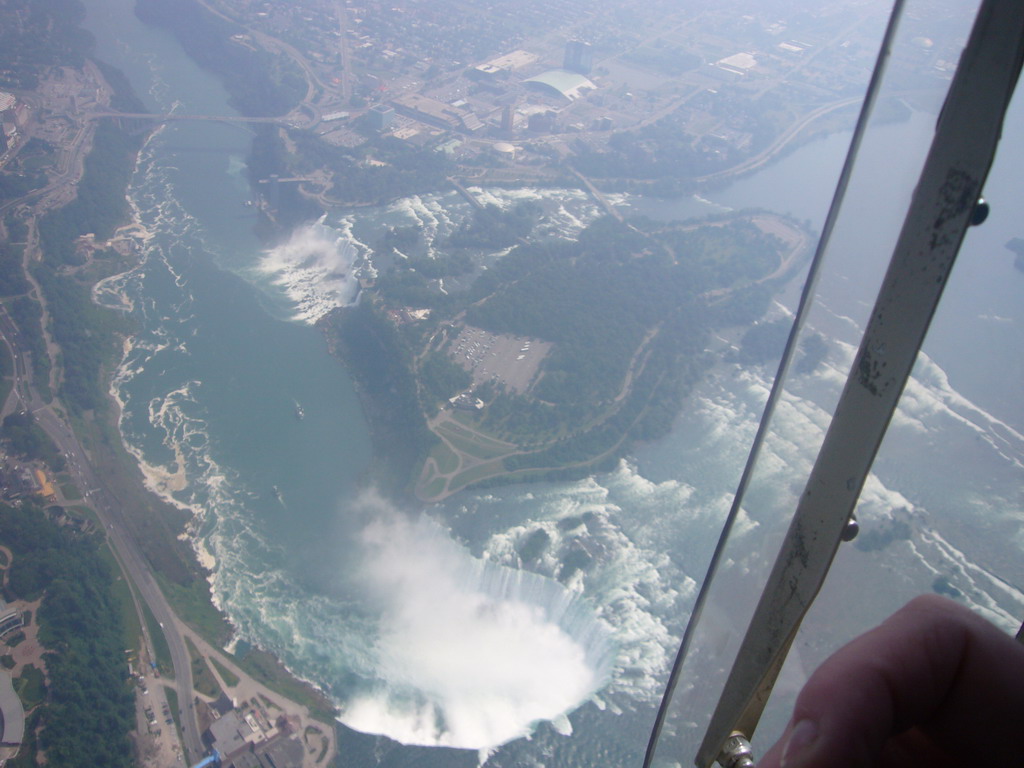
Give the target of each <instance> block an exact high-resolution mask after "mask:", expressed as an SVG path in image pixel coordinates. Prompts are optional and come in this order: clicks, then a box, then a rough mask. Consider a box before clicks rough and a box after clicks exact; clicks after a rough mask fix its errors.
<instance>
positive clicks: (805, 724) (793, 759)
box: [780, 720, 818, 768]
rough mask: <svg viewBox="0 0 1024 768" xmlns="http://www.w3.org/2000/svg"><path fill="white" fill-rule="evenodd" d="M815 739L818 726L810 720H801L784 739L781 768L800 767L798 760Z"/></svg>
mask: <svg viewBox="0 0 1024 768" xmlns="http://www.w3.org/2000/svg"><path fill="white" fill-rule="evenodd" d="M817 738H818V726H817V724H816V723H814V722H813V721H812V720H801V721H800V722H799V723H797V724H796V725H794V726H793V730H792V731H790V732H789V738H788V739H786V746H785V747H783V748H782V760H781V763H780V764H781V766H782V768H796V766H798V765H800V764H801V762H800V758H801V757H802V756H803V755H804V754H806V752H807V750H808V747H810V746H811V745H812V744H814V740H815V739H817Z"/></svg>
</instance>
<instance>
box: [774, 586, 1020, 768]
mask: <svg viewBox="0 0 1024 768" xmlns="http://www.w3.org/2000/svg"><path fill="white" fill-rule="evenodd" d="M1022 716H1024V646H1021V645H1020V644H1018V643H1016V642H1015V641H1014V640H1013V639H1012V638H1010V637H1009V636H1007V635H1005V634H1003V633H1002V632H1000V631H999V630H997V629H996V628H995V627H993V626H992V625H991V624H989V623H988V622H986V621H984V620H983V619H981V618H980V617H978V616H976V615H975V614H973V613H972V612H971V611H969V610H967V609H966V608H963V607H961V606H959V605H957V604H955V603H952V602H951V601H948V600H945V599H943V598H938V597H935V596H926V597H922V598H917V599H916V600H914V601H912V602H911V603H910V604H908V605H907V606H905V607H904V608H902V609H901V610H900V611H898V612H897V613H896V614H894V615H893V616H892V617H891V618H890V619H889V620H888V621H886V622H885V623H884V624H882V625H881V626H880V627H878V628H876V629H874V630H872V631H870V632H868V633H867V634H865V635H862V636H861V637H859V638H857V639H856V640H854V641H853V642H851V643H850V644H849V645H847V646H845V647H844V648H842V649H841V650H840V651H838V652H837V653H836V654H834V655H833V656H832V657H831V658H829V659H828V660H827V661H826V662H825V663H824V664H822V666H821V667H820V668H819V669H818V670H817V671H816V672H815V673H814V674H813V675H812V676H811V678H810V679H809V680H808V681H807V684H806V685H805V686H804V689H803V690H802V691H801V693H800V695H799V696H798V697H797V701H796V705H795V707H794V711H793V718H792V720H791V722H790V725H789V726H788V727H787V728H786V732H785V734H784V735H783V739H782V740H781V743H782V744H783V745H784V746H782V747H781V749H780V748H776V749H773V750H772V751H770V752H769V753H768V754H767V755H766V756H765V759H764V760H763V761H762V763H761V765H762V766H763V768H776V766H779V765H781V766H784V768H825V766H828V768H867V766H875V765H876V764H877V763H876V760H877V758H878V756H879V755H880V754H882V752H883V747H885V745H886V743H887V742H888V741H889V740H890V738H891V737H894V736H897V735H898V734H901V733H903V732H904V731H906V730H907V729H909V728H911V727H912V726H917V727H918V728H919V729H920V731H921V733H922V734H923V735H924V737H926V738H927V739H928V740H930V741H931V742H932V743H934V744H935V745H936V746H937V747H938V748H939V749H940V750H942V751H944V752H946V753H948V754H949V755H951V756H953V757H957V756H959V757H960V758H961V759H963V760H967V759H976V758H978V756H979V755H982V754H984V755H985V759H986V762H987V763H990V764H998V761H999V760H1000V759H1005V760H1006V761H1007V762H1006V764H1007V765H1011V764H1015V761H1016V760H1018V759H1019V753H1018V750H1017V748H1015V747H1014V746H1013V744H1014V742H1015V740H1014V739H1012V738H1011V737H1010V736H1009V734H1014V733H1016V730H1017V728H1018V727H1019V724H1020V722H1021V718H1022ZM1000 734H1002V735H1001V736H1000ZM903 748H906V747H905V746H904V747H903ZM888 751H890V752H891V751H892V747H890V748H889V750H888Z"/></svg>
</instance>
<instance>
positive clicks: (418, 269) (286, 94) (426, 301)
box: [138, 0, 809, 500]
mask: <svg viewBox="0 0 1024 768" xmlns="http://www.w3.org/2000/svg"><path fill="white" fill-rule="evenodd" d="M172 8H173V9H177V10H175V11H174V12H172ZM138 12H139V15H140V17H141V18H143V19H145V20H146V21H147V22H150V23H155V24H159V25H161V26H164V27H166V28H167V29H168V30H169V31H170V32H171V33H172V34H174V35H175V36H176V37H177V38H178V39H179V40H180V41H181V42H182V45H183V46H184V47H185V49H186V50H187V51H188V52H189V53H190V55H192V56H193V58H195V60H196V61H197V62H198V63H199V64H200V65H201V66H203V67H205V68H207V69H209V70H211V71H213V72H215V73H217V74H218V75H220V76H221V78H222V79H223V81H224V83H225V85H226V87H227V88H228V91H229V93H230V94H231V96H232V101H233V103H234V104H235V106H236V107H237V108H238V109H239V110H240V111H241V112H242V113H243V114H245V115H251V116H266V115H270V114H275V113H276V114H278V115H284V114H286V113H287V114H289V115H291V116H293V117H294V119H295V120H298V119H299V117H298V116H299V115H300V113H301V112H302V109H301V108H300V101H301V99H302V94H301V88H300V87H299V81H298V79H297V75H295V73H292V74H289V73H288V70H287V67H288V62H287V61H285V62H282V61H281V60H280V59H281V57H278V58H277V59H267V57H266V56H265V53H264V52H261V51H260V50H258V49H254V48H253V47H252V46H246V45H238V44H237V41H238V40H239V39H249V38H250V37H251V36H252V35H253V34H254V33H252V32H251V31H250V30H247V29H246V28H245V27H243V26H242V25H240V24H237V23H234V22H231V21H229V20H227V19H226V18H224V17H220V16H215V15H214V14H213V13H211V12H210V11H209V10H208V9H206V8H203V7H202V6H201V5H199V4H197V3H195V2H194V0H174V2H172V3H170V4H162V3H156V2H154V0H142V1H141V2H140V3H139V5H138ZM197 27H198V28H199V29H200V31H201V34H199V36H198V37H195V36H194V30H195V29H196V28H197ZM200 38H201V39H202V40H203V41H205V42H204V43H203V44H202V45H200V43H198V42H197V40H198V39H200ZM309 87H310V89H312V90H316V88H317V86H316V85H315V84H314V83H313V81H312V80H310V81H309ZM256 93H266V94H268V95H269V96H268V98H267V99H256V98H254V94H256ZM357 125H358V126H359V128H360V130H361V131H362V132H363V133H364V138H365V140H364V141H362V143H360V144H359V146H357V147H346V146H334V145H331V144H329V143H328V142H326V141H324V140H323V139H322V138H320V137H319V136H318V135H315V134H314V133H312V132H308V131H302V130H289V129H286V128H280V127H271V126H261V127H260V128H259V130H258V132H257V136H256V139H255V141H254V143H253V150H252V154H251V156H250V158H249V162H248V166H249V167H248V172H249V176H250V180H251V181H252V182H253V186H254V191H256V192H257V194H259V193H260V191H261V190H266V186H265V182H266V180H267V179H269V178H272V177H273V176H274V175H275V174H277V175H278V176H280V177H282V178H283V177H285V176H288V177H298V178H306V179H311V178H318V179H328V180H330V181H329V183H326V184H325V185H324V186H323V187H322V189H323V191H322V192H321V193H320V194H319V195H313V194H311V193H310V191H309V190H308V189H307V190H306V191H305V192H303V189H302V187H301V185H297V184H289V185H286V184H278V185H275V190H274V194H273V197H274V199H273V201H272V202H271V201H269V200H268V201H267V205H266V206H265V207H263V208H262V210H263V212H264V213H265V214H266V219H265V222H264V223H265V225H266V229H265V231H264V235H265V237H267V238H268V240H270V241H273V240H274V239H275V238H277V237H280V236H282V235H281V233H284V232H287V231H288V230H289V228H290V227H292V226H294V225H295V224H296V223H298V222H301V221H303V220H308V219H309V218H312V217H314V216H318V215H320V213H321V212H322V211H323V210H325V209H326V208H328V207H330V206H331V205H338V204H343V203H349V204H367V203H371V204H372V203H381V202H384V201H387V200H391V199H394V198H396V197H400V196H405V195H410V194H416V193H424V192H432V191H437V190H440V189H444V188H447V187H449V186H450V184H451V181H450V175H451V174H453V173H455V172H456V170H457V166H456V164H455V163H453V162H452V160H451V159H449V157H448V156H447V155H446V154H444V153H442V152H439V151H435V147H434V145H433V144H431V145H427V146H424V147H421V148H418V149H417V148H416V147H415V146H413V145H411V144H409V143H408V142H404V141H401V140H399V139H398V138H395V137H393V136H389V135H384V134H381V133H379V132H378V131H375V130H373V129H372V128H371V127H370V125H369V124H368V123H367V122H366V121H365V120H364V121H361V122H357ZM673 130H674V129H673V128H672V123H671V120H669V121H667V122H666V121H661V122H659V123H657V124H656V125H655V126H652V127H651V128H649V129H644V130H642V131H640V132H637V133H635V134H634V133H630V134H628V135H627V134H623V135H622V137H621V138H620V139H617V140H615V141H613V142H612V145H611V149H610V150H609V151H611V152H617V153H619V154H618V155H617V159H615V160H614V163H616V164H617V165H616V166H615V168H612V167H611V166H608V167H605V166H606V165H607V163H608V162H610V161H609V160H608V159H607V158H608V157H610V155H607V154H606V155H603V156H602V158H603V159H598V158H597V157H596V156H594V155H593V154H592V153H588V152H581V153H579V154H578V155H577V156H576V157H575V158H574V159H573V160H572V161H571V163H570V164H566V165H564V166H562V170H561V175H560V176H559V178H561V179H562V180H563V182H564V183H566V184H572V183H578V181H577V177H578V174H579V170H580V169H582V170H584V171H585V172H587V173H590V174H594V175H596V176H609V175H610V176H615V175H619V174H620V173H621V172H624V171H622V169H624V168H627V167H628V168H629V169H630V174H631V176H633V177H634V178H641V179H643V180H647V181H650V180H656V179H657V178H660V177H662V176H663V175H664V169H667V168H675V169H677V170H676V171H674V172H673V173H678V172H679V171H678V169H681V168H687V169H688V170H687V173H688V174H690V176H692V175H693V174H694V173H697V172H704V171H706V170H711V169H712V168H713V167H716V166H714V165H708V164H707V163H705V162H703V161H702V163H696V161H695V160H694V159H693V158H690V160H686V162H683V160H681V159H680V158H675V157H673V158H672V161H671V162H668V161H667V158H668V156H667V155H666V154H665V153H669V154H671V151H674V150H672V147H674V146H675V145H674V144H672V142H670V141H668V140H667V138H666V137H668V136H669V135H673ZM766 131H767V129H766ZM767 137H768V133H765V142H767ZM759 146H760V145H759ZM652 148H655V149H657V152H656V153H655V154H654V155H652V154H651V153H650V150H651V149H652ZM638 152H639V153H640V155H643V157H642V158H641V157H640V155H637V153H638ZM641 159H642V160H643V162H640V160H641ZM684 159H685V158H684ZM478 162H479V160H478ZM601 164H604V165H601ZM599 166H600V167H599ZM573 167H575V169H576V170H573ZM645 169H646V170H645ZM652 169H655V170H652ZM658 169H660V170H658ZM648 170H650V172H648ZM462 172H465V168H462ZM574 174H575V175H574ZM579 178H582V177H579ZM261 180H262V181H261ZM548 183H551V179H549V180H548ZM260 184H264V186H262V187H259V186H258V185H260ZM669 186H671V187H672V189H671V190H670V189H669V188H668V187H666V188H664V189H661V188H659V187H658V186H657V185H654V186H648V187H647V188H645V190H644V191H646V192H654V193H665V192H678V191H679V188H678V185H676V184H675V182H673V183H672V184H670V185H669ZM542 214H543V211H542V210H541V209H540V207H539V206H536V205H533V204H520V205H517V206H513V207H512V208H509V209H505V210H502V209H499V208H498V207H496V206H494V205H477V206H476V208H475V211H474V213H473V215H472V216H471V217H470V219H469V220H468V221H467V222H466V223H464V224H463V225H462V226H461V227H460V228H459V229H458V230H457V231H455V232H453V233H452V234H451V235H450V236H449V237H448V240H447V241H446V243H445V244H444V246H443V248H442V249H441V251H442V253H441V254H440V255H437V254H435V255H434V256H431V257H428V256H426V255H424V254H422V253H420V249H419V247H418V245H419V238H420V234H419V233H418V232H417V231H416V230H414V229H392V230H389V231H387V232H385V233H384V234H383V235H382V236H381V237H380V240H379V242H378V243H376V244H375V246H374V253H373V255H372V262H373V264H374V266H375V268H376V267H380V266H381V265H384V268H383V269H381V270H380V273H379V276H377V277H376V278H375V279H364V280H363V281H362V282H363V290H362V296H361V301H360V303H359V304H358V306H356V307H354V308H349V309H340V310H336V311H335V312H334V313H333V314H331V315H330V316H328V317H326V318H324V319H323V320H322V321H321V323H320V325H321V327H322V329H323V331H324V333H325V336H326V338H327V341H328V344H329V346H330V348H331V350H332V351H334V352H335V353H336V354H337V355H339V356H340V357H341V359H342V360H343V361H344V362H345V364H346V366H347V367H348V368H349V371H350V372H351V374H352V375H353V378H354V380H355V381H356V383H357V386H358V388H359V391H360V394H361V397H362V400H363V404H364V408H365V411H366V413H367V416H368V418H369V420H370V424H371V432H372V434H373V436H374V446H375V457H376V462H375V465H376V469H375V471H374V473H373V479H374V481H375V482H376V483H377V484H378V485H379V486H380V487H381V488H382V489H384V490H386V491H388V492H390V493H392V494H394V495H396V496H398V497H405V498H411V497H417V498H419V499H421V500H434V499H438V498H442V497H444V496H447V495H449V494H451V493H454V492H456V491H458V490H460V489H462V488H465V487H467V486H470V485H474V486H480V485H484V484H491V483H498V482H515V481H526V480H536V479H541V478H545V479H555V478H563V477H579V476H583V475H585V474H587V473H590V472H593V471H595V470H599V469H603V468H608V467H610V466H612V465H613V464H614V462H615V461H616V460H617V459H618V458H619V457H621V456H622V455H624V454H625V453H626V452H628V450H629V449H630V447H631V446H632V445H634V444H635V443H636V441H638V440H652V439H656V438H658V437H661V436H663V435H664V434H665V433H666V432H667V430H668V429H669V428H670V426H671V424H672V423H673V420H674V418H675V416H676V415H677V414H678V411H679V408H680V405H681V403H682V401H683V398H684V397H685V396H686V393H687V392H688V391H689V389H690V388H691V387H692V386H693V384H694V383H695V382H696V381H697V380H698V378H699V377H700V376H701V374H702V373H703V372H704V371H705V370H706V369H707V367H708V366H709V365H710V364H711V362H712V360H713V359H714V358H713V356H712V355H710V354H707V353H706V352H705V350H706V348H707V347H708V344H709V339H710V332H711V330H713V329H718V328H724V327H728V326H738V325H741V324H746V323H749V322H751V321H753V320H754V319H756V318H757V317H759V316H760V315H761V314H763V312H764V310H765V309H766V307H767V303H768V299H769V296H770V295H771V291H772V288H771V285H770V284H769V283H770V282H771V281H772V280H774V279H777V278H781V277H783V276H785V275H786V274H787V271H788V267H789V266H790V265H791V264H792V262H793V260H794V257H795V256H797V255H800V254H803V253H804V251H805V248H806V245H807V243H808V242H809V234H808V233H807V232H806V231H804V229H803V227H802V226H801V225H799V224H797V223H795V222H792V221H788V220H785V219H783V218H782V217H778V216H774V215H768V214H763V213H759V214H754V213H743V214H738V215H735V216H730V217H727V218H724V219H721V220H718V221H713V222H706V223H704V224H696V223H685V224H665V223H659V222H653V221H644V220H636V221H622V220H620V219H619V218H618V217H617V216H615V215H612V213H609V215H607V216H606V217H604V218H602V219H600V220H598V221H596V222H595V223H593V224H592V225H591V226H590V227H588V228H587V229H586V230H585V231H583V232H582V233H581V235H580V236H579V239H578V240H577V241H576V242H565V241H558V240H553V239H550V238H547V239H545V238H544V237H543V236H541V235H540V234H539V233H538V232H537V231H536V229H537V226H536V225H537V222H538V220H539V219H540V218H541V217H542ZM504 250H507V251H508V253H507V254H506V255H505V256H503V257H502V258H501V259H500V260H499V261H498V262H497V263H495V264H493V265H491V266H490V267H489V268H488V269H486V270H484V269H482V268H481V261H480V257H481V254H484V253H488V252H489V253H493V252H496V251H504ZM484 338H486V339H487V342H484V341H481V340H482V339H484ZM474 339H476V340H475V341H474ZM485 343H486V345H487V350H486V352H483V351H481V350H482V349H483V346H484V345H485ZM474 345H476V346H474ZM485 358H486V359H485Z"/></svg>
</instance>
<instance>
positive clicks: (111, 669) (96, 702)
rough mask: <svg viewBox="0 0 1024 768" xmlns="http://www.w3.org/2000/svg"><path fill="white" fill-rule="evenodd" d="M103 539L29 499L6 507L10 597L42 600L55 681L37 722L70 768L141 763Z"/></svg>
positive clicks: (57, 761) (50, 679) (0, 525)
mask: <svg viewBox="0 0 1024 768" xmlns="http://www.w3.org/2000/svg"><path fill="white" fill-rule="evenodd" d="M100 542H101V540H100V539H98V538H96V537H93V536H90V535H87V534H82V533H78V532H77V531H75V530H73V529H70V528H68V527H66V526H65V527H62V526H59V525H57V524H56V523H55V522H53V521H52V520H51V519H50V518H49V517H48V516H47V515H46V514H45V513H44V512H43V510H42V509H40V508H39V507H38V506H35V505H34V504H31V503H28V502H26V503H23V504H22V505H21V506H18V507H4V508H3V509H2V510H0V543H2V544H4V545H5V546H7V547H9V548H10V549H11V551H12V553H13V555H14V557H13V562H12V563H11V565H10V567H9V568H8V571H7V587H6V591H7V594H6V597H7V598H8V599H13V598H18V599H22V600H36V599H38V598H40V597H41V598H42V604H41V606H40V608H39V610H38V614H37V618H38V622H39V640H40V642H41V644H42V645H43V646H44V647H45V648H46V649H47V652H46V654H45V655H44V661H45V663H46V669H47V675H46V678H47V683H46V694H45V699H44V700H43V704H42V705H41V713H40V715H39V716H38V717H36V718H33V719H32V721H31V722H33V723H38V724H39V725H40V727H41V732H40V734H39V743H38V746H39V748H40V749H41V750H44V751H45V754H46V757H47V762H48V763H49V764H52V765H61V766H68V768H78V767H79V766H81V768H85V767H86V766H90V768H92V767H94V766H98V765H103V766H111V767H112V768H129V766H131V765H133V751H132V748H131V745H130V743H129V741H128V733H129V731H131V730H132V728H133V726H134V721H135V708H134V696H133V694H132V692H131V687H130V684H129V681H128V675H127V667H126V665H125V663H124V649H123V628H122V626H121V623H120V617H121V613H120V609H119V608H118V607H117V605H116V602H115V599H114V597H113V595H112V587H113V576H112V575H111V573H110V570H109V569H108V567H107V565H106V562H105V561H104V560H103V558H102V557H101V556H100V553H99V546H100ZM34 757H35V755H27V753H23V757H22V759H23V760H24V759H32V760H34ZM26 764H27V765H28V764H34V762H31V763H26Z"/></svg>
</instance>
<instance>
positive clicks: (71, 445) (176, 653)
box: [0, 306, 206, 761]
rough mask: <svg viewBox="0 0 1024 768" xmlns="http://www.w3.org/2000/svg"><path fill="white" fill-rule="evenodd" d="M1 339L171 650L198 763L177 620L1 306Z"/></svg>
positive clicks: (28, 404) (190, 751) (200, 749)
mask: <svg viewBox="0 0 1024 768" xmlns="http://www.w3.org/2000/svg"><path fill="white" fill-rule="evenodd" d="M0 334H2V335H3V337H4V340H5V341H6V342H7V344H8V346H9V347H10V348H11V351H12V354H13V357H14V390H15V391H16V392H17V395H18V397H19V398H20V399H21V401H22V404H23V406H24V407H25V408H26V409H28V410H30V411H32V413H33V414H34V415H35V417H36V421H37V423H38V424H39V426H40V427H42V428H43V430H44V431H45V432H46V433H47V434H48V435H49V436H50V437H51V438H52V439H53V441H54V443H55V444H56V445H57V448H58V449H59V450H60V452H61V453H62V454H64V457H65V458H66V460H67V464H68V467H67V468H68V472H69V474H70V475H71V477H72V479H73V480H74V482H75V484H76V485H77V486H78V487H79V488H81V489H83V490H84V491H85V493H86V503H88V504H89V505H90V506H91V507H92V508H93V509H95V510H96V514H97V516H98V517H99V519H100V522H101V523H102V524H103V526H104V527H105V528H106V530H107V536H108V538H109V540H110V542H111V544H112V545H113V547H114V550H115V551H116V552H117V555H118V558H119V559H120V561H121V563H122V564H123V566H124V568H125V570H126V571H127V574H128V576H129V578H130V579H131V580H132V582H133V583H134V584H135V586H136V588H137V589H138V592H139V596H140V597H141V598H142V599H143V600H144V601H145V602H146V604H147V605H148V606H149V608H150V610H151V611H152V612H153V615H154V616H155V617H156V620H157V621H158V622H160V626H161V627H163V631H164V636H165V637H166V638H167V644H168V646H170V649H171V661H172V663H173V665H174V681H175V688H176V689H177V693H178V707H179V715H180V717H179V720H180V722H181V724H182V728H183V731H184V737H185V749H186V756H187V759H189V760H190V761H194V760H198V759H199V758H200V757H202V756H203V755H204V754H205V752H206V750H205V747H204V746H203V742H202V739H201V738H200V735H199V726H198V724H197V722H196V713H195V706H194V694H193V692H192V660H191V658H190V657H189V653H188V648H186V646H185V641H184V638H183V637H182V635H181V633H180V632H179V631H178V626H177V618H176V616H175V615H174V612H173V611H172V610H171V607H170V605H169V604H168V602H167V599H166V598H165V597H164V594H163V592H161V591H160V587H159V586H157V583H156V581H155V580H154V579H153V576H152V573H151V572H150V569H149V567H148V566H147V565H146V562H145V559H144V558H143V556H142V551H141V549H140V547H139V545H138V542H137V541H136V540H135V539H134V537H133V536H132V535H131V533H130V531H129V528H128V527H127V525H126V524H125V518H124V505H123V504H122V503H121V502H120V500H119V499H118V498H117V497H116V496H114V494H113V493H111V492H110V490H108V489H107V488H106V487H105V486H104V484H103V483H102V482H101V481H100V480H99V478H98V477H97V476H96V474H95V472H94V471H93V469H92V466H91V465H90V464H89V462H88V459H87V458H86V456H87V455H86V453H85V451H84V450H83V449H82V446H81V443H79V442H78V438H77V437H76V436H75V434H74V432H73V431H72V430H71V428H70V427H69V426H68V425H67V423H66V422H65V421H64V420H63V419H62V418H61V417H60V416H58V415H57V413H56V412H55V411H54V409H53V407H52V406H51V405H47V404H46V403H45V402H43V400H42V398H40V397H39V393H38V392H37V391H36V390H35V388H34V387H33V386H32V381H31V371H32V368H31V365H30V363H29V361H28V360H26V354H25V352H24V351H23V350H22V349H21V346H20V345H19V340H20V334H19V332H18V330H17V328H16V326H15V325H14V323H13V321H12V320H11V318H10V316H9V315H8V314H7V311H6V308H4V307H2V306H0Z"/></svg>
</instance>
